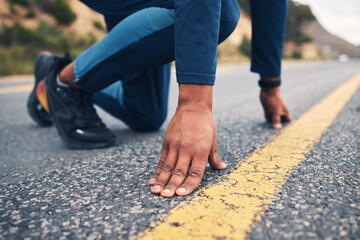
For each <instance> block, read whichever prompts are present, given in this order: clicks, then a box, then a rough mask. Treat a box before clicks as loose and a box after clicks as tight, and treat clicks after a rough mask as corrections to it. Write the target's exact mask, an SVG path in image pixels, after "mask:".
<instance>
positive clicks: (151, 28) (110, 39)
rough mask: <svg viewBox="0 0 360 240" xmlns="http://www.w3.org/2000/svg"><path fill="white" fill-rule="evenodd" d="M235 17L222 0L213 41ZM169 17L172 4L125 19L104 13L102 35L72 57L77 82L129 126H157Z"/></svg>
mask: <svg viewBox="0 0 360 240" xmlns="http://www.w3.org/2000/svg"><path fill="white" fill-rule="evenodd" d="M239 16H240V10H239V7H238V5H237V2H236V0H223V1H222V10H221V21H220V32H219V40H218V42H219V43H220V42H222V41H223V40H225V39H226V38H227V37H228V36H229V35H230V34H231V33H232V32H233V30H234V29H235V27H236V25H237V22H238V19H239ZM174 17H175V16H174V10H173V9H166V8H158V7H151V8H145V9H142V10H139V11H137V12H135V13H133V14H131V15H130V16H128V17H126V18H125V19H123V18H122V17H116V16H114V15H111V16H105V20H106V23H107V28H108V30H109V33H108V35H107V36H106V37H105V38H104V39H102V40H101V41H99V42H98V43H96V44H94V45H93V46H92V47H90V48H89V49H88V50H86V51H85V52H84V53H83V54H81V55H80V56H79V57H78V58H77V59H76V60H75V66H74V72H75V77H76V78H77V83H78V84H80V85H81V86H82V88H83V89H84V90H85V91H87V92H89V93H94V95H93V96H94V100H95V103H96V104H97V105H98V106H100V107H101V108H103V109H104V110H105V111H107V112H108V113H110V114H111V115H112V116H114V117H116V118H118V119H120V120H122V121H123V122H125V123H126V124H127V125H128V126H129V127H131V128H132V129H134V130H137V131H153V130H157V129H159V128H160V127H161V125H162V123H163V122H164V120H165V119H166V115H167V108H168V90H169V80H170V62H171V61H173V60H174V58H175V55H174V54H175V50H174V46H175V44H174ZM194 80H195V81H196V79H194Z"/></svg>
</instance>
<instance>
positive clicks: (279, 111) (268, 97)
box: [260, 87, 291, 129]
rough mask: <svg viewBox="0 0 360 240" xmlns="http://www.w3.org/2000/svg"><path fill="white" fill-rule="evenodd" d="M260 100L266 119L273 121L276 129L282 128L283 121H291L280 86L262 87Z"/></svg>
mask: <svg viewBox="0 0 360 240" xmlns="http://www.w3.org/2000/svg"><path fill="white" fill-rule="evenodd" d="M260 101H261V105H262V106H263V108H264V112H265V117H266V120H267V121H268V122H271V124H272V126H273V128H274V129H281V128H282V124H281V122H282V121H285V122H290V121H291V117H290V114H289V110H288V108H287V106H286V104H285V102H284V100H283V99H282V97H281V94H280V87H275V88H269V89H261V91H260Z"/></svg>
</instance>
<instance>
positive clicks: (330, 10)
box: [294, 0, 360, 46]
mask: <svg viewBox="0 0 360 240" xmlns="http://www.w3.org/2000/svg"><path fill="white" fill-rule="evenodd" d="M294 1H295V2H298V3H302V4H306V5H310V7H311V10H312V12H313V14H314V15H315V17H316V18H317V19H318V21H319V22H320V24H321V25H322V26H323V27H324V28H325V29H326V30H328V32H330V33H332V34H334V35H337V36H339V37H341V38H343V39H345V40H346V41H348V42H350V43H352V44H354V45H356V46H360V0H294Z"/></svg>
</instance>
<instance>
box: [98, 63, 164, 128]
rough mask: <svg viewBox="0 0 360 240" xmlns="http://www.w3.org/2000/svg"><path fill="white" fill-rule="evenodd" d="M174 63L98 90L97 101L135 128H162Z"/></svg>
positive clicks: (110, 112) (103, 107) (148, 70)
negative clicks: (171, 68)
mask: <svg viewBox="0 0 360 240" xmlns="http://www.w3.org/2000/svg"><path fill="white" fill-rule="evenodd" d="M169 83H170V64H166V65H163V66H158V67H154V68H151V69H147V70H144V71H142V72H139V73H135V74H133V75H131V76H129V77H127V78H125V79H124V80H122V81H117V82H115V83H113V84H112V85H110V86H108V87H107V88H105V89H103V90H101V91H99V92H96V93H95V94H94V95H93V97H94V101H95V103H96V104H97V105H98V106H100V107H101V108H102V109H104V110H105V111H106V112H108V113H109V114H111V115H112V116H114V117H116V118H118V119H120V120H122V121H123V122H124V123H125V124H126V125H128V126H129V127H130V128H132V129H133V130H135V131H155V130H158V129H159V128H160V127H161V125H162V124H163V122H164V121H165V119H166V115H167V111H168V93H169Z"/></svg>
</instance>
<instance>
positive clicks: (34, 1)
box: [9, 0, 76, 26]
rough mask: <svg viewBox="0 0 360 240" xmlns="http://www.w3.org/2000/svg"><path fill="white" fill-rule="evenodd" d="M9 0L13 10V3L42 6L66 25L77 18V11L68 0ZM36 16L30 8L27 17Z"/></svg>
mask: <svg viewBox="0 0 360 240" xmlns="http://www.w3.org/2000/svg"><path fill="white" fill-rule="evenodd" d="M9 2H10V3H11V6H10V7H11V10H12V11H13V6H12V4H19V5H21V6H23V7H27V8H30V9H34V8H35V7H40V8H41V9H42V10H43V11H44V12H46V13H48V14H50V15H51V16H53V17H54V18H55V19H56V21H57V22H58V24H61V25H64V26H69V25H70V24H71V23H73V22H74V21H75V19H76V15H75V13H74V12H73V11H72V9H71V7H70V5H69V4H68V3H67V1H66V0H9ZM31 11H32V12H31ZM34 16H35V12H33V10H30V11H29V12H28V15H27V17H28V18H33V17H34Z"/></svg>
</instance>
